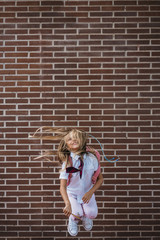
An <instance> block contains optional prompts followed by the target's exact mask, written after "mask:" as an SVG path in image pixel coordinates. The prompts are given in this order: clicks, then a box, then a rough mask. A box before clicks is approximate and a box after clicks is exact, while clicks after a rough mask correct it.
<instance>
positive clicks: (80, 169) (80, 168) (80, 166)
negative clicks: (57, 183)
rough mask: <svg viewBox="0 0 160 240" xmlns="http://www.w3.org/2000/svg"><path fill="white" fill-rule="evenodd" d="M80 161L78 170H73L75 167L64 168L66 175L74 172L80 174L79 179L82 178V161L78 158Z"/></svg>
mask: <svg viewBox="0 0 160 240" xmlns="http://www.w3.org/2000/svg"><path fill="white" fill-rule="evenodd" d="M79 160H80V165H79V168H78V169H77V168H75V167H67V168H66V173H75V172H80V178H81V177H82V171H83V165H84V163H83V161H82V159H81V158H79Z"/></svg>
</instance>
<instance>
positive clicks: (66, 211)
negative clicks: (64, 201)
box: [63, 204, 72, 217]
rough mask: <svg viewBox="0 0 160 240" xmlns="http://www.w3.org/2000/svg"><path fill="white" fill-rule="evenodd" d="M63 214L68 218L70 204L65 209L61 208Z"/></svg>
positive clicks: (70, 210) (70, 209) (70, 211)
mask: <svg viewBox="0 0 160 240" xmlns="http://www.w3.org/2000/svg"><path fill="white" fill-rule="evenodd" d="M63 212H64V214H65V216H67V217H69V216H70V215H71V213H72V208H71V205H70V204H68V205H66V206H65V208H63Z"/></svg>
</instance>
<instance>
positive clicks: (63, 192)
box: [60, 179, 72, 217]
mask: <svg viewBox="0 0 160 240" xmlns="http://www.w3.org/2000/svg"><path fill="white" fill-rule="evenodd" d="M66 189H67V180H66V179H61V181H60V193H61V195H62V198H63V200H64V203H65V208H64V209H63V212H64V214H65V215H66V216H67V217H69V216H70V215H71V213H72V208H71V204H70V201H69V198H68V194H67V190H66Z"/></svg>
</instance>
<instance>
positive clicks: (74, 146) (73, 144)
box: [65, 132, 80, 152]
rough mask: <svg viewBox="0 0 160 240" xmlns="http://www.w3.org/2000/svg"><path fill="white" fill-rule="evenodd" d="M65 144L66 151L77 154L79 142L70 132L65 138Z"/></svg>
mask: <svg viewBox="0 0 160 240" xmlns="http://www.w3.org/2000/svg"><path fill="white" fill-rule="evenodd" d="M65 142H66V145H67V148H68V150H69V151H71V152H77V151H78V150H79V148H80V140H79V139H78V137H77V136H76V135H75V134H74V133H73V132H70V133H69V134H68V135H67V136H66V138H65Z"/></svg>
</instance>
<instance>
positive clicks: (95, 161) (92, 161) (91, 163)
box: [87, 153, 99, 171]
mask: <svg viewBox="0 0 160 240" xmlns="http://www.w3.org/2000/svg"><path fill="white" fill-rule="evenodd" d="M88 157H89V159H88V160H89V162H88V161H87V162H88V164H89V167H90V168H92V169H93V170H94V171H97V169H98V166H99V164H98V159H97V158H96V156H94V155H93V154H92V153H89V155H88Z"/></svg>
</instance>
